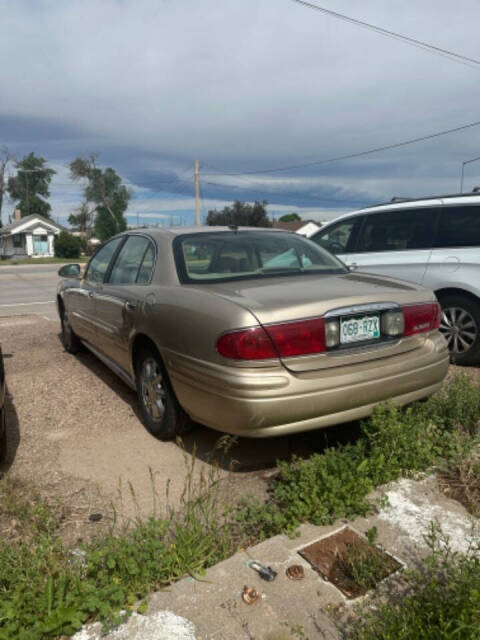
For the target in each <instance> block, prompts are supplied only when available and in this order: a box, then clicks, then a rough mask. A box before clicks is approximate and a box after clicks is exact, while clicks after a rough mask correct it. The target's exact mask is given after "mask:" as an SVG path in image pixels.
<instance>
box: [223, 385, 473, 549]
mask: <svg viewBox="0 0 480 640" xmlns="http://www.w3.org/2000/svg"><path fill="white" fill-rule="evenodd" d="M479 398H480V387H479V385H478V384H477V383H474V382H473V381H472V380H471V379H470V378H468V377H467V376H465V375H459V376H457V377H456V378H455V379H454V380H453V381H452V382H451V383H450V384H448V385H447V386H446V387H445V389H444V391H442V392H441V393H440V394H438V395H436V396H433V397H432V398H430V399H429V400H427V401H426V402H423V403H417V404H415V405H413V406H411V407H408V408H406V409H401V408H398V407H396V406H395V405H393V404H384V405H381V406H379V407H377V408H376V409H375V411H374V413H373V416H372V417H371V419H370V420H368V421H365V422H363V423H362V436H361V437H360V438H359V439H358V440H357V441H356V442H355V444H346V445H343V446H338V447H336V448H329V449H326V450H325V451H324V452H323V453H321V454H314V455H312V456H311V457H310V458H308V459H306V460H303V459H299V458H294V459H293V460H292V461H289V462H281V463H279V469H280V473H279V475H278V476H277V478H276V480H275V481H274V483H273V486H272V488H271V499H270V501H269V502H268V503H267V504H265V505H259V504H258V503H257V502H256V501H254V500H252V499H250V498H247V499H246V500H244V501H243V504H242V505H241V508H240V509H239V510H238V511H237V512H236V515H235V517H236V519H237V522H238V523H239V525H240V526H242V527H243V528H244V530H246V531H247V532H248V535H249V536H251V537H252V538H257V539H258V538H260V539H263V538H265V537H269V536H272V535H275V534H277V533H282V532H284V531H287V532H289V533H292V532H293V531H295V529H296V528H297V527H298V525H299V524H301V523H302V522H311V523H312V524H318V525H325V524H331V523H332V522H334V521H335V520H336V519H339V518H352V517H355V516H358V515H366V514H367V513H369V512H371V511H372V510H373V509H374V505H372V503H371V502H370V500H369V499H368V494H369V493H370V492H371V491H372V490H373V489H374V488H375V487H378V486H379V485H382V484H385V483H387V482H390V481H392V480H396V479H398V478H400V477H402V476H408V475H411V474H412V473H416V472H419V471H426V470H427V469H428V468H430V467H432V466H433V465H435V464H439V463H440V462H441V461H445V460H447V461H451V460H453V459H458V456H459V455H460V452H461V454H462V455H465V454H466V453H467V452H468V451H471V450H472V448H473V447H474V446H475V443H476V442H477V440H476V439H475V438H472V437H471V435H470V434H471V433H474V432H475V429H476V427H475V425H477V424H478V420H480V400H479Z"/></svg>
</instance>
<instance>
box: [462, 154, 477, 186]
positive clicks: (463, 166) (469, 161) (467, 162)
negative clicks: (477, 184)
mask: <svg viewBox="0 0 480 640" xmlns="http://www.w3.org/2000/svg"><path fill="white" fill-rule="evenodd" d="M477 160H480V156H479V157H478V158H472V159H471V160H465V162H462V175H461V177H460V193H463V180H464V177H465V165H466V164H470V163H471V162H476V161H477Z"/></svg>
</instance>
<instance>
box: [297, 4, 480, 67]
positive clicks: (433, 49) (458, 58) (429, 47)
mask: <svg viewBox="0 0 480 640" xmlns="http://www.w3.org/2000/svg"><path fill="white" fill-rule="evenodd" d="M291 1H292V2H295V3H296V4H300V5H303V6H304V7H307V8H308V9H313V10H315V11H319V12H320V13H324V14H326V15H329V16H331V17H333V18H337V19H338V20H343V21H344V22H349V23H351V24H354V25H356V26H357V27H362V28H363V29H369V30H370V31H375V32H376V33H379V34H380V35H382V36H386V37H388V38H393V39H395V40H400V41H402V42H404V43H405V44H409V45H412V46H414V47H417V48H420V49H424V50H426V51H429V52H430V53H436V54H440V55H442V56H444V57H445V56H446V57H447V58H450V59H451V60H453V61H454V62H460V63H461V64H466V65H468V66H469V67H472V66H479V65H480V60H476V59H475V58H469V57H468V56H464V55H462V54H460V53H455V52H454V51H450V50H448V49H443V48H442V47H437V46H435V45H433V44H429V43H428V42H423V41H422V40H417V39H416V38H410V37H409V36H404V35H403V34H401V33H396V32H395V31H389V30H388V29H383V28H382V27H377V26H376V25H374V24H370V23H369V22H364V21H363V20H357V19H355V18H351V17H350V16H346V15H345V14H343V13H338V12H337V11H332V10H330V9H326V8H325V7H321V6H319V5H318V4H314V3H313V2H307V1H306V0H291Z"/></svg>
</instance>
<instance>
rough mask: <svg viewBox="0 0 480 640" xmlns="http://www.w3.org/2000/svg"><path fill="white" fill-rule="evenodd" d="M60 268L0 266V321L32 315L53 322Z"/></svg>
mask: <svg viewBox="0 0 480 640" xmlns="http://www.w3.org/2000/svg"><path fill="white" fill-rule="evenodd" d="M60 266H61V265H59V264H37V265H35V264H33V265H29V264H28V265H17V266H11V267H7V266H0V317H1V316H11V315H23V314H25V313H35V314H39V315H42V316H44V317H46V318H48V319H49V320H56V318H57V313H56V309H55V291H56V288H57V284H58V275H57V271H58V269H59V268H60Z"/></svg>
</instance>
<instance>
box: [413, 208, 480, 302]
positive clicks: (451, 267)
mask: <svg viewBox="0 0 480 640" xmlns="http://www.w3.org/2000/svg"><path fill="white" fill-rule="evenodd" d="M424 284H425V286H426V287H429V288H431V289H434V290H436V289H440V288H442V289H445V288H447V287H456V288H459V287H461V288H465V289H466V290H467V291H471V292H473V293H476V292H477V291H480V207H479V206H478V205H452V206H443V207H441V209H440V217H439V221H438V227H437V233H436V237H435V241H434V247H433V250H432V253H431V256H430V260H429V263H428V267H427V272H426V274H425V279H424ZM477 295H478V294H477Z"/></svg>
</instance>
